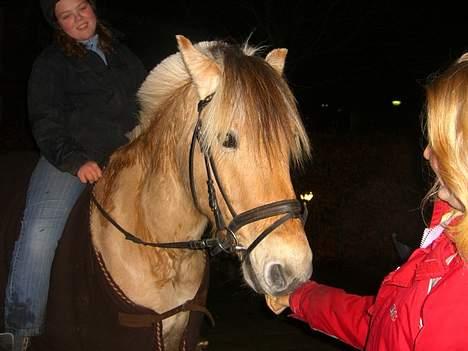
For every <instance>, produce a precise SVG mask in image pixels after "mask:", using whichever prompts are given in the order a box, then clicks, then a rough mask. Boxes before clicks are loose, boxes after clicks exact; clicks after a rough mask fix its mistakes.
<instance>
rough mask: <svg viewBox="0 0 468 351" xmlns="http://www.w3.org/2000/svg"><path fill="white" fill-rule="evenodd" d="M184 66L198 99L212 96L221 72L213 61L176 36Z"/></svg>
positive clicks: (182, 37) (181, 36)
mask: <svg viewBox="0 0 468 351" xmlns="http://www.w3.org/2000/svg"><path fill="white" fill-rule="evenodd" d="M176 38H177V43H178V44H179V51H180V53H181V54H182V59H183V60H184V63H185V66H186V67H187V70H188V71H189V73H190V76H191V77H192V80H193V82H194V83H195V86H196V87H197V90H198V95H199V97H200V99H204V98H205V97H207V96H208V95H210V94H212V93H213V92H214V91H215V90H216V88H217V86H218V82H219V77H220V76H221V70H220V69H219V67H218V65H217V64H216V62H215V61H213V60H212V59H211V58H209V57H208V56H205V55H204V54H202V53H201V52H200V51H199V50H197V49H196V48H195V47H194V46H193V45H192V43H191V42H190V40H188V39H187V38H186V37H184V36H183V35H176Z"/></svg>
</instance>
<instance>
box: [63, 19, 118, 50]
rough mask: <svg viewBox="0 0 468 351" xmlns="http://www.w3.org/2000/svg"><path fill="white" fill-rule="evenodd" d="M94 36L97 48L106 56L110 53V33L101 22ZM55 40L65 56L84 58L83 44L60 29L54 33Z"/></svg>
mask: <svg viewBox="0 0 468 351" xmlns="http://www.w3.org/2000/svg"><path fill="white" fill-rule="evenodd" d="M96 34H97V35H98V36H99V47H100V48H101V50H102V51H103V52H104V53H105V54H108V53H110V52H111V51H112V41H113V37H112V32H111V31H110V30H109V29H108V28H107V27H106V26H105V25H104V24H102V23H101V22H98V23H97V25H96ZM55 40H56V42H57V43H58V45H59V46H60V47H61V48H62V50H63V51H64V52H65V55H67V56H73V57H79V58H82V57H84V56H86V53H87V50H86V48H85V47H84V45H83V44H81V43H79V42H78V41H76V40H75V39H73V38H71V37H70V36H69V35H68V34H67V33H65V32H64V31H63V29H62V28H60V27H59V28H58V29H57V30H56V32H55Z"/></svg>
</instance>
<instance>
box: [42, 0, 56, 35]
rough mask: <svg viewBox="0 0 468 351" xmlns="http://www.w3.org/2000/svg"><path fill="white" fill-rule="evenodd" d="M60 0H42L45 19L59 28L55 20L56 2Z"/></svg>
mask: <svg viewBox="0 0 468 351" xmlns="http://www.w3.org/2000/svg"><path fill="white" fill-rule="evenodd" d="M57 1H58V0H41V10H42V14H43V15H44V18H45V20H46V21H47V23H49V24H50V25H51V26H52V27H53V28H57V21H56V20H55V13H54V11H55V4H56V3H57Z"/></svg>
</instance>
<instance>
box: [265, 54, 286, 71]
mask: <svg viewBox="0 0 468 351" xmlns="http://www.w3.org/2000/svg"><path fill="white" fill-rule="evenodd" d="M287 54H288V49H274V50H271V51H270V52H269V53H268V55H267V56H266V57H265V61H266V62H268V63H269V64H270V66H271V67H273V68H274V69H275V70H276V71H277V72H278V73H279V74H280V75H282V74H283V69H284V63H285V61H286V55H287Z"/></svg>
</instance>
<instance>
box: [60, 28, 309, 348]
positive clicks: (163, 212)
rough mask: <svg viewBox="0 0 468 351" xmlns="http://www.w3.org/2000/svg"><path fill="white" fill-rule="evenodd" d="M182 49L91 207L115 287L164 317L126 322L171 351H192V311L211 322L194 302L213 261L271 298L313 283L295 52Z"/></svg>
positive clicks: (97, 246) (203, 45)
mask: <svg viewBox="0 0 468 351" xmlns="http://www.w3.org/2000/svg"><path fill="white" fill-rule="evenodd" d="M176 39H177V43H178V49H179V50H178V52H177V53H175V54H173V55H171V56H169V57H167V58H166V59H164V60H163V61H162V62H161V63H160V64H158V65H157V66H156V67H155V68H154V69H153V70H152V71H151V72H150V74H149V75H148V77H147V78H146V80H145V81H144V83H143V84H142V86H141V88H140V89H139V91H138V93H137V97H138V100H139V104H140V109H139V116H138V118H139V124H138V125H137V127H135V129H134V130H133V131H132V132H131V133H130V135H129V142H128V144H126V145H124V146H122V147H121V148H119V149H118V150H117V151H115V152H114V153H113V154H112V156H111V157H110V160H109V162H108V164H107V166H106V168H105V170H104V172H103V176H102V178H101V179H100V180H99V182H97V183H96V184H95V185H94V187H93V190H92V196H91V202H90V204H89V228H90V231H91V245H92V249H93V251H94V254H95V257H96V258H97V260H98V262H99V266H100V267H101V269H102V271H103V272H104V275H105V278H106V280H107V282H108V283H109V284H111V285H112V287H113V288H114V291H116V292H117V293H118V294H119V296H122V297H123V298H124V299H125V300H126V301H129V302H130V303H131V304H133V305H135V306H140V307H142V308H144V309H145V310H146V311H153V312H154V315H152V316H150V317H147V316H146V317H145V316H144V317H143V318H137V317H135V315H132V314H125V313H122V314H121V315H120V317H121V323H122V324H123V325H126V326H137V325H139V324H142V323H143V324H145V322H148V323H149V325H156V326H157V327H158V328H159V330H158V333H159V334H158V335H160V336H161V338H162V341H160V342H159V345H158V348H157V349H158V350H167V351H173V350H179V349H186V347H185V346H186V345H185V344H184V340H183V339H184V330H185V328H186V326H187V324H188V323H189V317H190V311H193V310H197V311H202V312H204V313H208V314H209V312H207V310H206V309H205V308H204V307H203V306H201V305H200V304H199V303H197V301H196V299H195V298H194V297H196V295H197V292H198V291H199V290H200V286H201V285H203V281H204V280H206V277H205V273H206V265H207V262H208V259H209V254H207V252H209V253H210V254H213V255H214V254H217V253H219V252H224V251H226V252H228V253H231V254H234V255H237V256H238V257H239V261H240V265H241V269H242V274H243V277H244V280H245V281H246V283H247V285H248V286H250V287H251V288H252V289H253V290H254V291H255V292H256V293H258V294H263V295H266V296H278V295H283V294H287V293H289V292H291V291H293V290H294V289H295V288H297V287H298V286H299V285H300V284H301V283H303V282H305V281H306V280H308V279H309V278H310V276H311V274H312V250H311V248H310V246H309V243H308V240H307V237H306V234H305V231H304V223H303V222H304V219H305V218H304V217H305V213H304V212H305V209H304V207H303V205H302V204H301V203H300V202H299V201H298V200H297V199H296V195H295V192H294V188H293V185H292V181H291V176H290V167H292V166H301V165H302V164H303V163H304V161H305V160H307V158H308V157H310V142H309V139H308V137H307V133H306V131H305V129H304V126H303V124H302V121H301V119H300V116H299V113H298V109H297V106H296V101H295V98H294V96H293V94H292V92H291V90H290V88H289V87H288V84H287V83H286V81H285V79H284V77H283V70H284V65H285V60H286V55H287V50H286V49H274V50H272V51H271V52H269V53H268V54H267V55H266V57H265V58H263V57H261V56H260V55H259V54H258V51H259V50H258V49H257V48H253V47H251V46H249V45H248V44H244V45H235V44H231V43H227V42H225V41H209V42H199V43H198V44H195V45H194V44H192V42H191V41H190V40H189V39H187V38H186V37H184V36H181V35H178V36H176ZM62 295H63V294H62ZM62 295H61V296H62ZM202 305H203V303H202ZM155 316H156V317H155ZM161 316H163V317H161ZM159 317H161V318H159ZM155 318H156V319H155ZM156 322H157V323H156ZM181 345H183V346H181Z"/></svg>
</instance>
